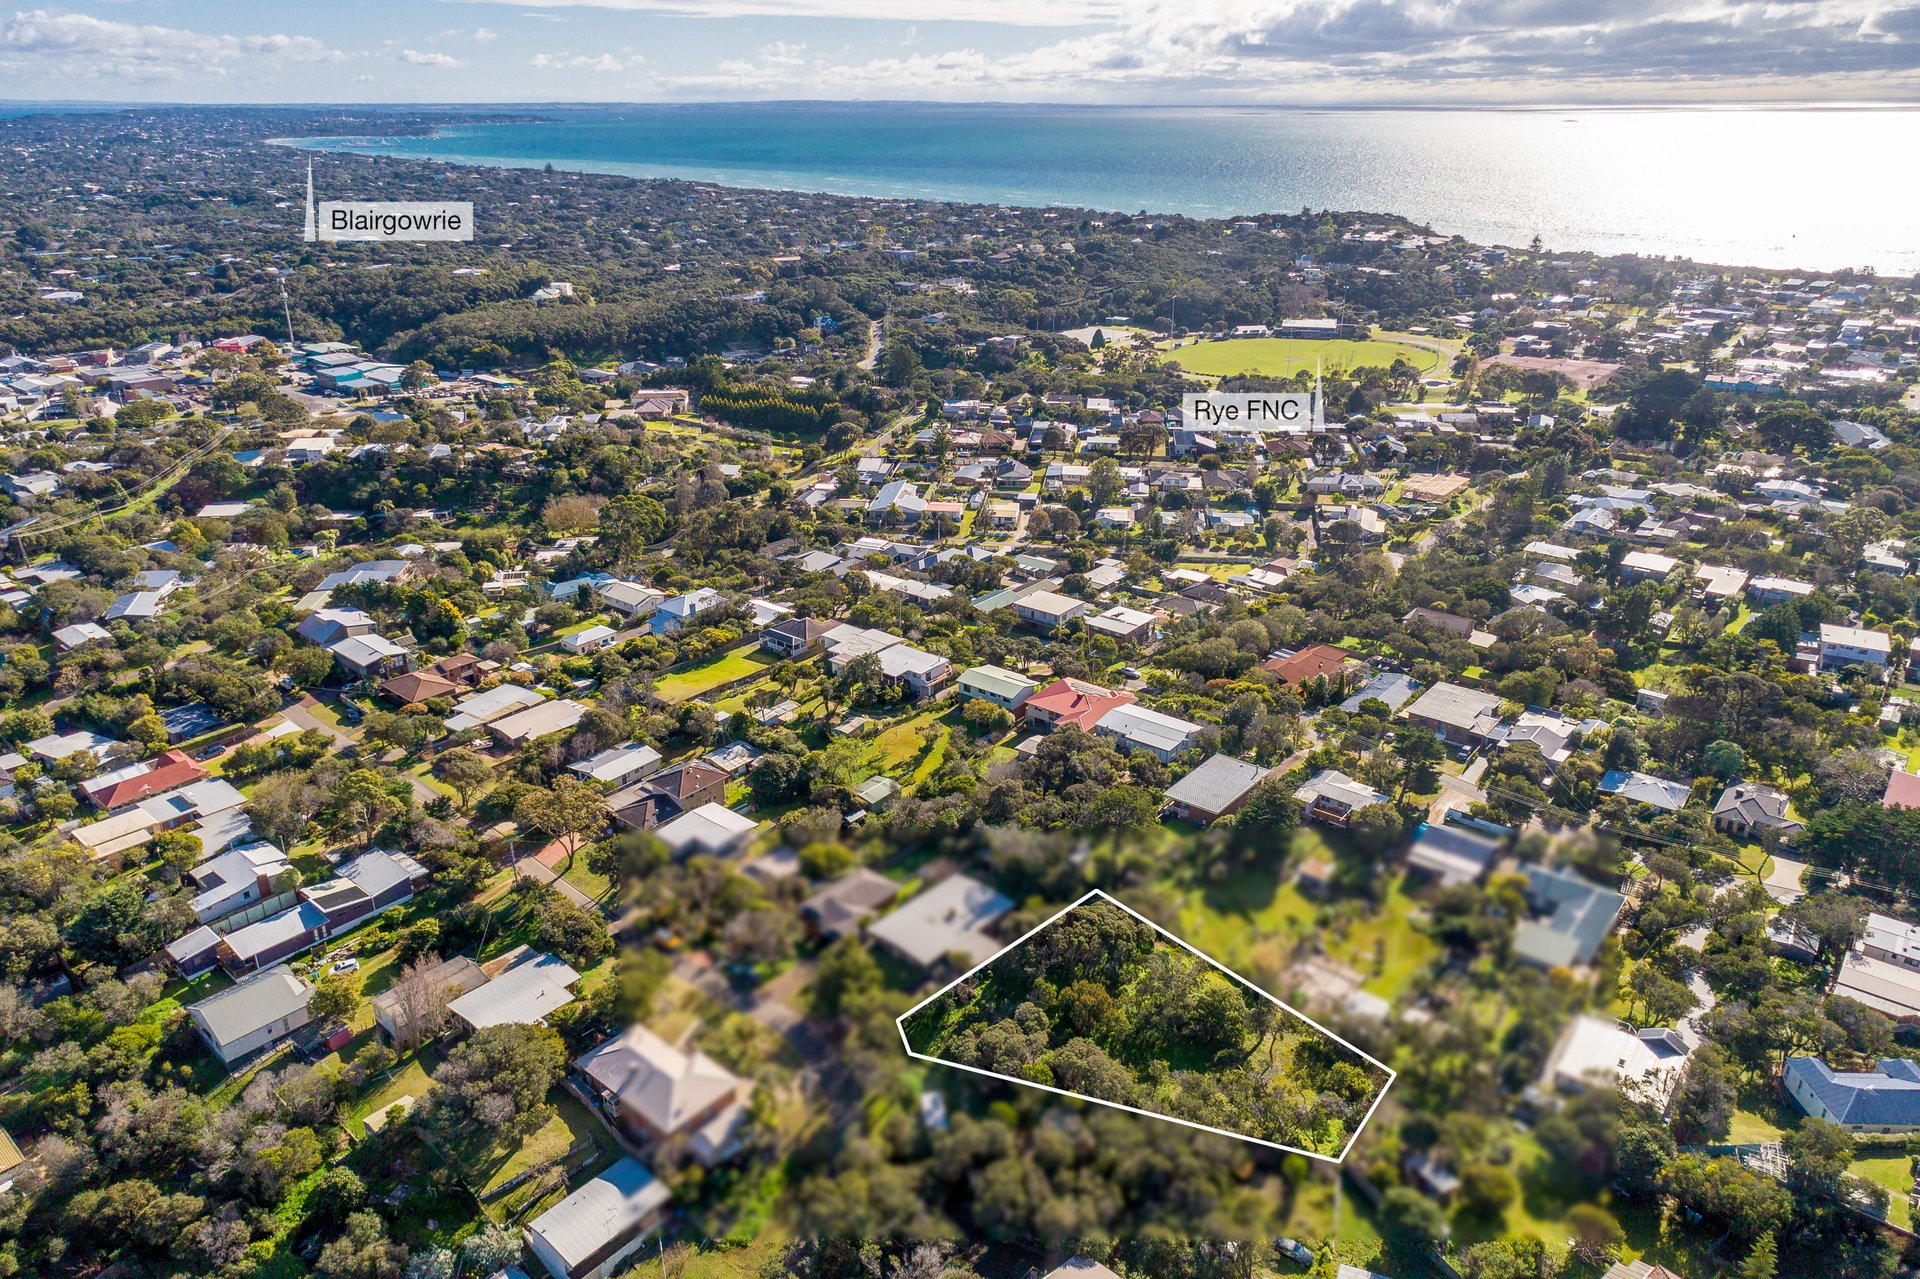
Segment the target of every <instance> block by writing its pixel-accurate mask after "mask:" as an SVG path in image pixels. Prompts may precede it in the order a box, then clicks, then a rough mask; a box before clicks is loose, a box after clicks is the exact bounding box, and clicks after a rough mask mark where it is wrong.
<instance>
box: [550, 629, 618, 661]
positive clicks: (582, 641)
mask: <svg viewBox="0 0 1920 1279" xmlns="http://www.w3.org/2000/svg"><path fill="white" fill-rule="evenodd" d="M618 637H619V632H617V631H615V630H614V629H613V628H612V627H611V626H607V625H605V624H602V625H598V626H589V627H587V628H586V629H585V630H579V631H575V632H574V633H573V634H571V635H565V636H562V637H561V639H560V647H561V648H564V649H566V650H567V651H568V652H569V653H573V654H576V655H577V654H580V653H597V652H599V651H600V650H601V649H603V648H605V647H606V646H607V645H609V644H611V643H613V641H614V640H615V639H617V638H618Z"/></svg>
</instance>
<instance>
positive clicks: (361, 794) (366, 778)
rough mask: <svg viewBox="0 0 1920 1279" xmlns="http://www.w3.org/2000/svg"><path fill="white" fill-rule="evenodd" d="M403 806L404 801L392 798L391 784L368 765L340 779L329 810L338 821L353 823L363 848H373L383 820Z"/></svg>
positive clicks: (385, 820) (383, 823)
mask: <svg viewBox="0 0 1920 1279" xmlns="http://www.w3.org/2000/svg"><path fill="white" fill-rule="evenodd" d="M403 809H404V804H403V803H402V801H400V800H399V799H397V798H395V796H394V793H393V787H392V785H391V784H390V783H389V782H388V781H387V779H386V778H384V777H382V776H381V775H380V774H379V773H376V772H374V771H373V770H372V769H371V768H356V769H354V770H353V771H352V772H350V773H348V774H347V775H346V776H345V777H343V778H341V779H340V785H339V788H338V789H336V790H335V791H334V793H333V811H334V812H335V814H337V815H338V817H339V820H340V822H341V824H342V825H346V826H357V827H358V828H359V829H360V836H361V841H360V842H361V844H362V845H363V846H364V847H367V848H371V847H373V839H374V836H376V835H378V834H379V833H380V828H381V827H382V826H384V825H385V824H386V822H387V819H388V818H390V817H392V816H393V815H394V814H396V813H399V812H401V811H403Z"/></svg>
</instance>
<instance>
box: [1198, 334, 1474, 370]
mask: <svg viewBox="0 0 1920 1279" xmlns="http://www.w3.org/2000/svg"><path fill="white" fill-rule="evenodd" d="M1165 354H1166V359H1167V360H1168V362H1169V363H1173V364H1177V365H1179V366H1180V367H1181V368H1183V369H1185V370H1187V371H1188V372H1189V373H1201V374H1207V375H1210V376H1214V377H1232V376H1233V375H1234V374H1236V373H1259V374H1264V375H1266V376H1268V377H1291V376H1292V375H1294V374H1295V373H1301V372H1306V373H1311V372H1313V370H1314V368H1315V367H1316V366H1319V367H1322V368H1332V367H1333V366H1334V365H1339V366H1341V367H1342V368H1348V369H1356V368H1361V367H1363V366H1378V367H1380V368H1386V367H1387V366H1389V365H1391V364H1392V363H1393V362H1394V361H1395V360H1397V359H1399V360H1405V361H1406V362H1407V363H1408V364H1411V365H1412V366H1413V367H1414V368H1415V369H1417V370H1419V372H1420V375H1421V376H1422V377H1427V376H1430V375H1432V374H1434V373H1438V372H1442V371H1444V370H1445V369H1446V367H1447V365H1448V363H1449V361H1448V359H1447V357H1446V356H1444V355H1442V354H1441V353H1440V352H1438V351H1429V350H1426V349H1424V348H1422V347H1418V346H1413V345H1411V344H1410V343H1406V342H1383V341H1380V340H1378V339H1368V340H1365V341H1355V340H1350V339H1346V338H1337V339H1333V340H1331V341H1322V340H1316V339H1312V338H1230V339H1228V340H1226V341H1224V342H1201V343H1199V344H1197V345H1194V346H1183V347H1180V348H1179V349H1177V350H1171V351H1167V352H1166V353H1165Z"/></svg>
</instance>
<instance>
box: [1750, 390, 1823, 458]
mask: <svg viewBox="0 0 1920 1279" xmlns="http://www.w3.org/2000/svg"><path fill="white" fill-rule="evenodd" d="M1753 428H1754V431H1755V432H1756V433H1757V434H1758V435H1759V436H1760V441H1761V443H1763V444H1765V445H1766V446H1767V448H1768V449H1770V450H1772V451H1773V452H1775V453H1792V452H1793V451H1794V450H1795V449H1800V450H1802V451H1803V452H1808V453H1811V452H1814V451H1816V450H1818V449H1821V448H1824V447H1825V446H1826V443H1827V419H1826V417H1825V416H1824V415H1823V414H1821V413H1818V412H1816V411H1814V410H1813V409H1811V408H1808V407H1807V406H1806V405H1805V404H1803V403H1801V402H1800V401H1799V400H1784V401H1782V402H1780V403H1778V404H1769V405H1768V406H1767V407H1766V408H1764V409H1762V410H1761V411H1760V416H1759V417H1758V418H1757V419H1756V420H1755V421H1754V424H1753Z"/></svg>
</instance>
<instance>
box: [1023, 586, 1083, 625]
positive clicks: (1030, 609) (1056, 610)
mask: <svg viewBox="0 0 1920 1279" xmlns="http://www.w3.org/2000/svg"><path fill="white" fill-rule="evenodd" d="M1012 607H1013V615H1014V616H1015V617H1017V618H1019V619H1020V620H1021V621H1023V622H1025V623H1026V624H1027V625H1029V626H1032V627H1035V628H1037V629H1039V630H1043V631H1051V630H1056V629H1058V628H1059V627H1062V626H1065V625H1066V624H1067V623H1068V622H1071V621H1072V620H1073V619H1074V618H1076V617H1080V616H1082V615H1083V614H1086V613H1090V612H1092V611H1093V605H1091V604H1089V603H1087V602H1086V601H1085V600H1077V599H1075V598H1073V596H1071V595H1062V594H1060V593H1059V592H1058V591H1031V592H1029V593H1027V594H1026V595H1023V596H1021V597H1020V598H1019V599H1017V600H1015V601H1014V602H1013V606H1012Z"/></svg>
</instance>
